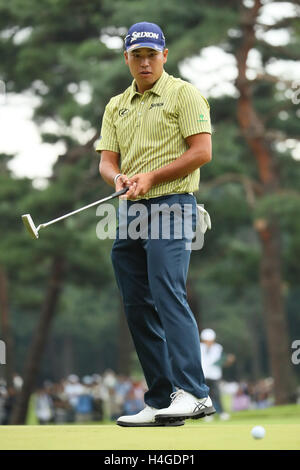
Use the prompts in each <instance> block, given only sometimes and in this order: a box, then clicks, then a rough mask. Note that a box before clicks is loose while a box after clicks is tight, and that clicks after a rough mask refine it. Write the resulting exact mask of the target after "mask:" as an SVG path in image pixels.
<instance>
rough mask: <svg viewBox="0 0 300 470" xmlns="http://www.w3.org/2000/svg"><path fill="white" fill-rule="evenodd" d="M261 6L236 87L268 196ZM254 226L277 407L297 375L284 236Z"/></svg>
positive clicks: (270, 225) (248, 17)
mask: <svg viewBox="0 0 300 470" xmlns="http://www.w3.org/2000/svg"><path fill="white" fill-rule="evenodd" d="M261 3H262V2H261V0H255V2H254V6H253V8H251V9H245V10H244V11H243V13H242V16H241V29H242V32H243V37H242V40H241V45H240V47H239V49H238V51H237V53H236V58H237V64H238V72H239V73H238V78H237V80H236V85H237V88H238V90H239V92H240V97H239V99H238V110H237V117H238V122H239V125H240V128H241V130H242V133H243V135H244V138H245V140H246V143H247V145H248V146H249V148H250V149H251V151H252V153H253V156H254V158H255V160H256V165H257V168H258V174H259V178H260V181H261V186H262V189H263V194H262V196H264V195H270V194H272V193H274V192H275V191H276V190H277V188H278V187H279V176H278V174H277V171H276V165H275V160H274V158H273V155H272V151H271V147H270V145H269V142H268V141H267V139H266V137H265V135H266V130H265V128H264V124H263V120H262V118H261V117H260V116H259V115H258V114H257V112H256V110H255V109H254V104H253V97H252V88H251V86H250V83H249V81H248V79H247V76H246V71H247V58H248V53H249V51H250V50H251V49H252V48H253V47H254V45H255V24H256V20H257V15H258V12H259V9H260V7H261ZM254 226H255V229H256V231H257V233H258V236H259V239H260V242H261V248H262V255H261V269H260V285H261V288H262V296H263V304H264V319H265V323H266V330H267V341H268V353H269V359H270V367H271V373H272V377H273V379H274V393H275V403H276V404H282V403H288V402H290V401H292V398H293V373H292V368H291V362H290V349H289V339H288V329H287V321H286V312H285V306H284V299H283V293H282V277H281V252H280V232H279V227H278V225H277V223H276V222H275V221H274V220H272V219H271V217H269V218H268V219H263V220H257V221H255V224H254Z"/></svg>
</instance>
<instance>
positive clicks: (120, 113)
mask: <svg viewBox="0 0 300 470" xmlns="http://www.w3.org/2000/svg"><path fill="white" fill-rule="evenodd" d="M128 112H129V109H127V108H122V109H119V116H121V117H123V116H125V114H127V113H128Z"/></svg>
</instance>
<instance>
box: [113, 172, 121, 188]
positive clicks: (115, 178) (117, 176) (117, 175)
mask: <svg viewBox="0 0 300 470" xmlns="http://www.w3.org/2000/svg"><path fill="white" fill-rule="evenodd" d="M121 175H122V173H117V174H116V175H115V177H114V185H115V186H116V184H117V180H118V178H119V176H121Z"/></svg>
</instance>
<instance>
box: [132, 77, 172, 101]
mask: <svg viewBox="0 0 300 470" xmlns="http://www.w3.org/2000/svg"><path fill="white" fill-rule="evenodd" d="M168 78H169V74H168V73H167V72H166V71H165V70H164V71H163V73H162V74H161V76H160V77H159V79H158V80H157V82H156V83H155V84H154V85H153V87H152V88H150V89H149V90H146V91H145V93H147V92H148V93H154V94H155V95H158V96H161V94H162V93H163V90H164V87H165V84H166V82H167V80H168ZM135 95H140V93H139V92H138V91H137V87H136V81H135V79H134V80H133V82H132V84H131V90H130V101H132V99H133V98H134V96H135Z"/></svg>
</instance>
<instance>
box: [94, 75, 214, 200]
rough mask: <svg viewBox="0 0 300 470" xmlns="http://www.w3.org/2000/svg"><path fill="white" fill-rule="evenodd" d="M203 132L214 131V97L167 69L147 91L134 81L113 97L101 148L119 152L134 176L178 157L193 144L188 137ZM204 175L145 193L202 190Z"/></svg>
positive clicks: (195, 174)
mask: <svg viewBox="0 0 300 470" xmlns="http://www.w3.org/2000/svg"><path fill="white" fill-rule="evenodd" d="M202 132H207V133H211V124H210V113H209V104H208V102H207V101H206V99H205V98H204V97H203V96H202V95H201V94H200V92H199V90H197V88H196V87H195V86H193V85H191V84H190V83H188V82H186V81H184V80H181V79H180V78H174V77H173V76H171V75H169V74H167V73H166V72H165V71H163V73H162V75H161V77H160V78H159V79H158V80H157V82H156V83H155V84H154V86H153V87H152V88H151V89H150V90H146V91H145V92H144V94H141V93H139V92H138V91H137V88H136V83H135V80H133V82H132V84H131V86H130V87H128V88H127V89H126V90H125V91H124V93H122V94H120V95H117V96H114V97H113V98H112V99H111V100H110V101H109V103H108V104H107V106H106V108H105V112H104V116H103V120H102V127H101V136H100V139H99V140H98V142H97V144H96V151H97V152H101V151H102V150H110V151H112V152H117V153H119V154H120V171H121V172H122V173H123V174H126V175H127V176H128V178H130V177H132V176H133V175H135V174H137V173H147V172H150V171H153V170H157V169H159V168H161V167H163V166H165V165H168V164H169V163H171V162H173V161H174V160H176V159H177V158H178V157H180V156H181V155H182V154H183V153H184V152H185V151H186V150H187V149H188V144H187V142H186V141H185V139H186V137H188V136H190V135H194V134H200V133H202ZM199 180H200V170H199V169H197V170H195V171H194V172H192V173H190V174H189V175H187V176H185V177H183V178H178V179H176V180H174V181H170V182H164V183H160V184H157V185H156V186H153V187H152V188H151V189H150V191H148V193H147V194H146V195H145V196H143V198H147V199H148V198H152V197H158V196H163V195H167V194H173V193H187V192H193V191H197V190H198V188H199ZM139 199H140V198H139Z"/></svg>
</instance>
